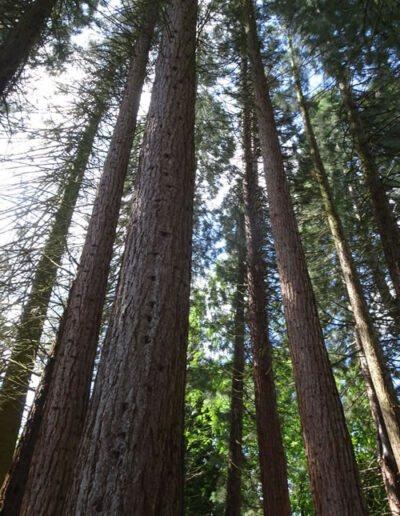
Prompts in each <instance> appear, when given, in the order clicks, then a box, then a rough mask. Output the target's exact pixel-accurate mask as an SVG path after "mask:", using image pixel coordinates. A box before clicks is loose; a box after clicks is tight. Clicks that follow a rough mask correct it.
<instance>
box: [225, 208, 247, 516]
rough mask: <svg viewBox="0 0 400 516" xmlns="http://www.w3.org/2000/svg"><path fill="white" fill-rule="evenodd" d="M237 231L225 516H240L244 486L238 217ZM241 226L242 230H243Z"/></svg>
mask: <svg viewBox="0 0 400 516" xmlns="http://www.w3.org/2000/svg"><path fill="white" fill-rule="evenodd" d="M239 218H240V220H238V228H237V251H238V263H237V280H236V294H235V301H234V310H235V321H234V325H233V326H234V348H233V372H232V394H231V413H230V432H229V450H228V453H229V462H228V479H227V483H226V505H225V514H226V516H240V514H241V501H242V496H241V486H242V467H243V452H242V429H243V375H244V329H245V324H244V289H245V274H246V263H245V259H246V256H245V248H244V234H243V233H244V228H243V218H242V217H239ZM241 226H242V227H241Z"/></svg>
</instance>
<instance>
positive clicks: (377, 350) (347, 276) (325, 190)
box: [288, 34, 400, 467]
mask: <svg viewBox="0 0 400 516" xmlns="http://www.w3.org/2000/svg"><path fill="white" fill-rule="evenodd" d="M288 38H289V49H290V55H291V63H292V70H293V76H294V80H295V86H296V92H297V98H298V101H299V105H300V110H301V114H302V117H303V121H304V127H305V130H306V134H307V139H308V143H309V146H310V151H311V156H312V159H313V164H314V176H315V178H316V180H317V182H318V185H319V188H320V191H321V197H322V200H323V203H324V207H325V212H326V215H327V218H328V222H329V227H330V231H331V234H332V237H333V240H334V243H335V247H336V252H337V255H338V258H339V262H340V266H341V269H342V274H343V279H344V282H345V284H346V289H347V293H348V296H349V300H350V304H351V307H352V311H353V314H354V319H355V322H356V327H357V331H358V335H359V339H360V342H361V346H362V349H363V352H364V355H365V360H366V363H367V367H368V371H369V374H370V376H371V379H372V382H373V385H374V391H375V396H376V397H377V399H378V403H379V406H380V409H381V414H382V415H383V418H384V421H385V425H386V428H387V432H388V437H389V440H390V442H391V443H392V448H393V450H394V458H395V460H396V462H397V467H399V465H400V457H398V456H397V455H398V453H400V424H399V423H400V419H399V415H398V413H397V412H398V407H397V399H396V394H395V391H394V388H393V383H392V379H391V377H390V373H389V371H388V368H387V366H386V363H385V358H384V355H383V353H382V349H381V347H380V343H379V340H378V336H377V334H376V332H375V328H374V326H373V323H372V319H371V317H370V314H369V311H368V307H367V303H366V300H365V297H364V293H363V290H362V286H361V283H360V281H359V278H358V274H357V270H356V267H355V264H354V261H353V258H352V255H351V251H350V248H349V245H348V243H347V239H346V236H345V233H344V228H343V225H342V221H341V219H340V217H339V213H338V211H337V208H336V204H335V201H334V198H333V193H332V190H331V187H330V184H329V180H328V176H327V173H326V171H325V167H324V164H323V162H322V159H321V155H320V152H319V147H318V144H317V140H316V138H315V134H314V130H313V127H312V124H311V119H310V115H309V112H308V106H307V102H306V99H305V98H304V95H303V91H302V87H301V81H300V76H299V71H298V68H297V63H296V61H295V56H294V52H293V45H292V40H291V36H290V34H288ZM397 450H398V451H397Z"/></svg>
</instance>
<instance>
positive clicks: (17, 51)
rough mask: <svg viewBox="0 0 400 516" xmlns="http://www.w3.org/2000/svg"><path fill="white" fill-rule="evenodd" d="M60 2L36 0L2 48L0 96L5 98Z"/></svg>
mask: <svg viewBox="0 0 400 516" xmlns="http://www.w3.org/2000/svg"><path fill="white" fill-rule="evenodd" d="M57 2H58V0H36V1H35V2H33V3H32V5H31V6H30V7H28V8H27V10H26V12H25V13H24V14H23V15H22V17H21V19H20V20H19V22H18V24H17V26H16V27H15V29H13V30H12V31H11V32H10V34H9V35H8V37H7V38H6V40H5V41H4V43H3V44H2V45H1V46H0V96H5V95H6V94H7V93H8V92H9V90H10V87H11V86H12V85H13V83H14V82H15V79H16V75H17V73H18V72H20V71H21V70H22V68H23V66H24V65H25V63H26V61H27V59H28V57H29V55H30V53H31V51H32V48H33V47H34V45H35V44H36V43H37V42H38V40H39V39H40V36H41V34H42V32H43V30H44V29H45V27H46V23H47V21H48V19H49V17H50V14H51V11H52V10H53V7H54V6H55V5H56V4H57Z"/></svg>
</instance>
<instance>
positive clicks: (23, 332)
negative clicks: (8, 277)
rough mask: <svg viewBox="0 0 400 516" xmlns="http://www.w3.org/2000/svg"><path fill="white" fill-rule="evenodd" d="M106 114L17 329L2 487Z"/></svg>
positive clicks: (3, 409)
mask: <svg viewBox="0 0 400 516" xmlns="http://www.w3.org/2000/svg"><path fill="white" fill-rule="evenodd" d="M104 109H105V105H104V103H103V102H99V103H98V105H97V106H96V108H95V110H94V112H93V115H92V116H91V118H90V120H89V123H88V126H87V128H86V130H85V132H84V134H83V137H82V139H81V142H80V144H79V146H78V149H77V154H76V158H75V159H74V162H73V164H72V166H71V171H70V174H69V177H68V182H67V184H66V186H65V190H64V194H63V198H62V200H61V203H60V206H59V208H58V210H57V212H56V214H55V217H54V223H53V225H52V228H51V231H50V234H49V236H48V239H47V242H46V245H45V247H44V249H43V253H42V256H41V258H40V260H39V263H38V266H37V269H36V273H35V277H34V279H33V281H32V287H31V291H30V293H29V297H28V301H27V303H26V305H25V307H24V309H23V312H22V316H21V319H20V322H19V324H18V329H17V337H16V341H15V344H14V348H13V350H12V353H11V356H10V359H9V365H8V367H7V370H6V372H5V376H4V379H3V384H2V387H1V391H0V484H2V483H3V480H4V477H5V475H6V473H7V471H8V469H9V467H10V465H11V461H12V457H13V453H14V449H15V445H16V442H17V437H18V432H19V428H20V426H21V419H22V414H23V411H24V407H25V399H26V395H27V392H28V387H29V382H30V378H31V371H32V369H33V366H34V363H35V357H36V353H37V350H38V348H39V343H40V338H41V335H42V330H43V324H44V320H45V317H46V312H47V309H48V305H49V302H50V297H51V292H52V290H53V287H54V284H55V281H56V276H57V270H58V266H59V263H60V261H61V258H62V255H63V253H64V249H65V245H66V240H67V236H68V230H69V227H70V224H71V219H72V215H73V212H74V208H75V204H76V201H77V198H78V194H79V189H80V186H81V183H82V179H83V175H84V172H85V170H86V166H87V162H88V159H89V156H90V153H91V150H92V146H93V141H94V138H95V135H96V132H97V128H98V125H99V122H100V119H101V116H102V114H103V112H104Z"/></svg>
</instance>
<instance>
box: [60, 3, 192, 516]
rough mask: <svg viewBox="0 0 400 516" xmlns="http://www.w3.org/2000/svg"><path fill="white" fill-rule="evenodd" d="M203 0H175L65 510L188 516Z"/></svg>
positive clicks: (167, 16)
mask: <svg viewBox="0 0 400 516" xmlns="http://www.w3.org/2000/svg"><path fill="white" fill-rule="evenodd" d="M196 15H197V2H196V1H195V0H172V1H171V2H169V3H168V4H167V7H166V11H165V13H164V17H165V25H166V30H165V31H164V35H163V41H162V43H161V47H160V48H161V52H160V55H159V57H158V61H157V64H156V77H155V82H154V86H153V92H152V97H151V103H150V110H149V115H148V121H147V127H146V132H145V138H144V142H143V150H142V156H141V160H140V170H139V173H138V179H137V183H136V188H135V192H134V202H133V207H132V216H131V222H130V227H129V230H128V237H127V242H126V247H125V253H124V259H123V263H122V268H121V274H120V279H119V286H118V290H117V294H116V301H115V305H114V311H113V315H112V320H111V323H110V327H109V331H108V333H107V336H106V339H105V342H104V345H103V351H102V356H101V360H100V364H99V370H98V373H97V379H96V383H95V387H94V393H93V399H92V402H91V405H90V411H89V413H88V418H87V421H86V427H85V433H84V437H83V440H82V443H81V447H80V451H79V460H78V462H77V465H76V468H75V471H74V483H73V489H72V490H71V493H70V496H69V500H70V506H69V507H68V509H67V510H66V511H65V514H75V515H82V514H94V513H98V514H106V515H115V516H117V515H120V514H131V515H137V516H142V515H146V516H155V515H160V514H162V515H163V516H179V515H182V514H183V409H184V390H185V369H186V349H187V337H188V313H189V289H190V262H191V238H192V218H193V217H192V211H193V192H194V103H195V85H196V77H195V46H196V17H197V16H196Z"/></svg>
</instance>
